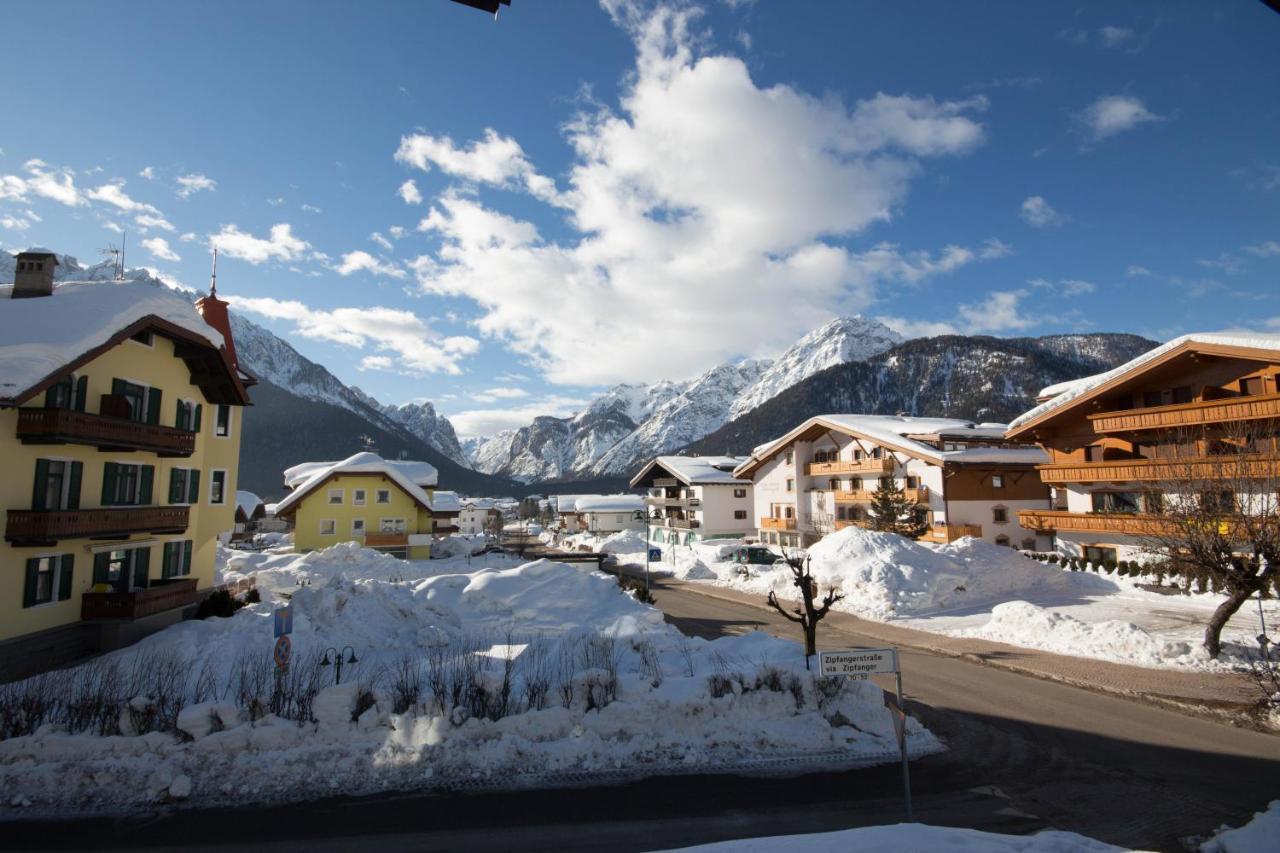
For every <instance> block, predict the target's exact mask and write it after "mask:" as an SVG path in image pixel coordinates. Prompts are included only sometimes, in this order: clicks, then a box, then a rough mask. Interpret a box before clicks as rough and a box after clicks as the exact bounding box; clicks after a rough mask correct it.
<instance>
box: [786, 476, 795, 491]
mask: <svg viewBox="0 0 1280 853" xmlns="http://www.w3.org/2000/svg"><path fill="white" fill-rule="evenodd" d="M795 490H796V481H795V480H793V479H792V478H790V477H788V478H787V491H788V492H794V491H795Z"/></svg>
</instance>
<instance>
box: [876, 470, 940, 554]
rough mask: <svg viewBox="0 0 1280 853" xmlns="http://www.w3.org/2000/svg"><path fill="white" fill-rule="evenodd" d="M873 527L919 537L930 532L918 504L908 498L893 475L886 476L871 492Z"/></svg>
mask: <svg viewBox="0 0 1280 853" xmlns="http://www.w3.org/2000/svg"><path fill="white" fill-rule="evenodd" d="M871 529H872V530H883V531H885V532H888V533H897V534H898V535H899V536H905V537H907V538H908V539H918V538H920V537H921V536H923V535H924V534H925V533H927V532H929V525H928V523H927V522H926V521H925V520H924V519H923V518H922V517H921V515H920V513H918V512H917V511H916V505H915V504H914V503H912V502H911V501H910V500H908V499H907V496H906V495H905V494H904V493H903V491H902V488H901V487H900V486H899V485H898V482H897V481H896V480H894V479H893V478H892V477H885V478H884V479H882V480H881V481H880V485H878V486H876V490H875V491H874V492H873V493H872V494H871Z"/></svg>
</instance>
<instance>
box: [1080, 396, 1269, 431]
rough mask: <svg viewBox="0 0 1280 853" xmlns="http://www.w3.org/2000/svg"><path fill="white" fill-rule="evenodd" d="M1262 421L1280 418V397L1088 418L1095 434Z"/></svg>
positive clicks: (1103, 414)
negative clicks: (1228, 422)
mask: <svg viewBox="0 0 1280 853" xmlns="http://www.w3.org/2000/svg"><path fill="white" fill-rule="evenodd" d="M1262 418H1280V394H1267V395H1264V396H1258V397H1232V398H1230V399H1226V400H1205V401H1204V402H1200V403H1178V404H1174V405H1172V406H1152V407H1150V408H1146V409H1125V410H1124V411H1120V412H1099V413H1098V414H1096V415H1090V416H1089V420H1091V421H1093V430H1094V432H1098V433H1108V432H1129V431H1132V430H1146V429H1175V428H1178V427H1194V426H1202V425H1204V424H1212V423H1223V422H1226V421H1248V420H1259V419H1262Z"/></svg>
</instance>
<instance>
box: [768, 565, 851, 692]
mask: <svg viewBox="0 0 1280 853" xmlns="http://www.w3.org/2000/svg"><path fill="white" fill-rule="evenodd" d="M784 559H785V560H786V561H787V566H789V567H790V569H791V582H792V583H793V584H795V587H796V589H798V590H800V604H798V605H796V606H795V607H793V608H792V609H791V610H787V609H786V608H785V607H783V606H782V603H781V602H779V601H778V596H776V595H774V593H773V591H772V590H770V592H769V606H771V607H772V608H773V609H774V610H777V611H778V612H779V613H781V614H782V615H783V616H785V617H786V618H787V619H789V620H791V621H792V622H798V623H799V624H800V628H801V629H802V630H803V631H804V665H805V668H806V669H808V668H809V658H811V657H812V656H813V655H815V654H817V652H818V623H819V622H821V621H822V620H823V618H825V617H826V615H827V614H828V613H829V612H831V605H833V604H835V603H836V602H837V601H839V600H840V599H842V598H844V595H843V594H841V593H839V592H836V591H835V589H834V588H832V589H828V590H827V593H826V595H824V596H823V597H822V603H821V604H817V603H816V602H815V601H814V599H815V598H816V597H817V595H818V582H817V581H816V580H814V579H813V575H812V574H811V573H810V572H809V558H808V557H803V558H801V557H795V556H790V555H788V556H786V557H785V558H784Z"/></svg>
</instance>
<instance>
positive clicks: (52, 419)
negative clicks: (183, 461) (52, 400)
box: [18, 409, 196, 456]
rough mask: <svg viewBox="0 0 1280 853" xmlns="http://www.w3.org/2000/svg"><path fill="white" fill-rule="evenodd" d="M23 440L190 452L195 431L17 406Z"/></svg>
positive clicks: (163, 452) (164, 453)
mask: <svg viewBox="0 0 1280 853" xmlns="http://www.w3.org/2000/svg"><path fill="white" fill-rule="evenodd" d="M18 438H19V439H21V440H22V443H23V444H87V445H89V446H90V447H96V448H98V449H99V450H147V451H150V452H152V453H156V454H158V455H160V456H190V455H191V454H192V453H193V452H194V451H195V449H196V434H195V433H194V432H191V431H189V430H185V429H175V428H174V427H168V426H160V425H158V424H145V423H139V422H137V421H131V420H128V419H127V418H112V417H107V416H106V415H94V414H90V413H89V412H75V411H71V410H70V409H19V410H18Z"/></svg>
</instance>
